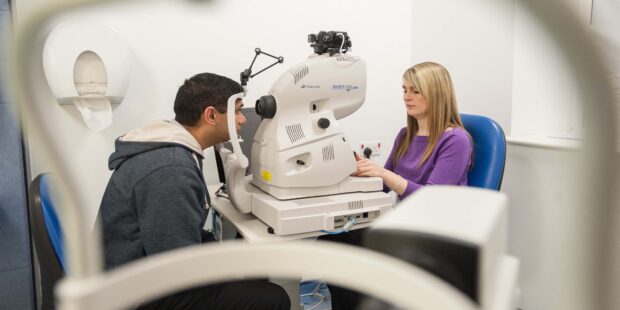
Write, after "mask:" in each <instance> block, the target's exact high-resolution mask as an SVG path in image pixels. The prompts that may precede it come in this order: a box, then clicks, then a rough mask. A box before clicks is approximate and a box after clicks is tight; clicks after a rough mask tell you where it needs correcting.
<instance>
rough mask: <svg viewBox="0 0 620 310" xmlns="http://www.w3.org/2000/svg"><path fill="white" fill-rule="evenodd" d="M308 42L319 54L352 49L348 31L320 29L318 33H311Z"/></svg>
mask: <svg viewBox="0 0 620 310" xmlns="http://www.w3.org/2000/svg"><path fill="white" fill-rule="evenodd" d="M308 42H309V43H312V44H310V46H311V47H312V48H314V52H315V53H317V54H318V55H321V54H323V53H329V56H334V54H345V53H346V52H348V51H350V50H351V39H350V38H349V35H348V34H347V32H346V31H320V32H319V33H317V34H309V35H308Z"/></svg>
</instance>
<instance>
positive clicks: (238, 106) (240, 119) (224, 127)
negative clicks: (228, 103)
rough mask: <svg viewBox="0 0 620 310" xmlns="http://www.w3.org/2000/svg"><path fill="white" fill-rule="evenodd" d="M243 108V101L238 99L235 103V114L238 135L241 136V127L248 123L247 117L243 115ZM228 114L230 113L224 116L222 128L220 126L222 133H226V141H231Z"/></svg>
mask: <svg viewBox="0 0 620 310" xmlns="http://www.w3.org/2000/svg"><path fill="white" fill-rule="evenodd" d="M241 108H243V101H241V99H237V102H235V112H234V113H235V124H236V128H237V134H239V132H240V131H241V125H243V124H245V122H246V121H247V119H246V118H245V116H243V113H241ZM228 113H229V112H226V113H223V114H222V116H223V118H224V121H223V122H221V126H218V127H220V128H221V132H222V133H224V137H225V140H224V141H228V140H230V135H229V133H228ZM218 125H219V124H218Z"/></svg>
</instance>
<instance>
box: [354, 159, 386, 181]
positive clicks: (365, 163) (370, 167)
mask: <svg viewBox="0 0 620 310" xmlns="http://www.w3.org/2000/svg"><path fill="white" fill-rule="evenodd" d="M356 158H357V162H356V164H357V171H355V173H354V174H353V175H354V176H358V177H381V178H382V177H383V171H384V170H385V168H383V167H381V166H379V165H377V164H375V163H374V162H373V161H372V160H370V159H367V158H359V157H357V155H356Z"/></svg>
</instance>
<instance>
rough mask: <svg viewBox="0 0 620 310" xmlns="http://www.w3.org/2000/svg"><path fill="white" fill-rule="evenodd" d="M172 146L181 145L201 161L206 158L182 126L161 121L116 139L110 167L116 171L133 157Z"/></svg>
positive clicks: (196, 142) (198, 145) (173, 122)
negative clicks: (126, 160)
mask: <svg viewBox="0 0 620 310" xmlns="http://www.w3.org/2000/svg"><path fill="white" fill-rule="evenodd" d="M171 145H181V146H183V147H185V148H187V149H189V150H191V151H192V152H193V153H195V154H196V155H197V156H200V158H201V159H202V158H203V157H204V156H203V150H202V148H201V147H200V143H198V141H196V138H194V136H192V135H191V134H190V133H189V131H187V130H186V129H185V128H184V127H183V126H182V125H181V124H179V123H178V122H176V121H174V120H172V121H167V120H160V121H155V122H152V123H150V124H148V125H146V126H144V127H142V128H139V129H134V130H132V131H129V132H128V133H126V134H125V135H123V136H121V137H119V138H118V139H116V142H115V151H114V153H112V155H110V159H109V161H108V167H109V168H110V170H114V169H116V168H118V166H120V164H121V163H122V162H123V161H125V159H127V158H129V157H131V156H134V155H137V154H140V153H144V152H149V151H152V150H154V149H158V148H163V147H169V146H171Z"/></svg>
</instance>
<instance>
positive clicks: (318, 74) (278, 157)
mask: <svg viewBox="0 0 620 310" xmlns="http://www.w3.org/2000/svg"><path fill="white" fill-rule="evenodd" d="M311 36H312V35H311ZM310 38H311V37H310ZM311 40H312V39H311ZM314 42H315V44H313V45H312V46H313V47H314V49H315V52H316V53H315V54H313V55H311V56H310V57H308V59H307V60H306V61H304V62H302V63H300V64H298V65H296V66H293V67H292V68H291V69H289V70H288V71H286V72H285V73H284V74H282V76H280V78H279V79H278V80H277V81H276V82H275V83H274V84H273V86H272V88H271V90H270V91H269V94H268V95H266V96H262V97H261V98H260V99H259V100H257V103H256V112H257V114H259V115H260V116H261V117H262V118H263V120H262V121H261V124H260V125H259V127H258V130H257V132H256V134H255V136H254V139H253V142H252V143H253V145H252V156H251V158H252V163H251V167H250V168H251V172H252V175H251V176H248V177H246V176H245V168H246V167H247V166H248V159H247V157H245V155H243V154H242V152H241V148H240V146H239V141H238V138H237V133H236V127H235V126H236V125H235V121H234V113H228V126H229V127H228V129H229V132H230V137H231V140H230V142H231V144H232V146H233V150H232V151H230V150H228V149H225V148H223V147H221V146H218V149H219V151H220V154H222V158H223V162H224V166H225V175H226V181H227V187H228V195H229V197H230V199H231V201H232V203H233V205H234V206H235V207H236V208H237V210H239V212H242V213H250V212H251V213H253V214H254V215H255V216H256V217H258V218H259V219H260V220H262V221H263V222H265V223H266V224H267V225H268V226H269V227H270V228H272V229H273V233H275V234H278V235H288V234H297V233H304V232H312V231H319V230H334V229H338V228H341V227H343V226H345V225H347V223H349V224H348V225H351V224H353V223H356V224H359V223H368V222H370V221H372V220H374V219H376V218H378V217H379V216H380V215H382V214H384V213H385V212H387V211H389V210H391V209H392V208H393V198H392V197H391V196H390V195H388V194H386V193H383V192H382V189H383V182H382V180H381V179H380V178H377V177H374V178H365V177H364V178H362V177H352V176H350V175H351V174H352V173H354V172H355V170H356V164H355V156H354V152H353V148H352V147H351V145H350V144H349V143H348V142H347V140H346V137H345V136H344V134H343V132H342V130H341V129H340V126H339V125H338V122H337V120H338V119H341V118H343V117H346V116H348V115H350V114H351V113H353V112H355V111H356V110H357V109H359V107H360V106H361V105H362V104H363V103H364V99H365V97H366V63H365V62H364V60H362V59H360V58H359V57H353V56H350V55H346V54H345V52H346V49H343V48H345V47H346V48H348V47H350V41H349V40H348V36H347V35H346V32H320V33H319V35H318V38H317V37H316V36H315V37H314ZM332 46H336V48H333V47H332ZM338 46H339V47H338ZM257 51H259V50H258V49H257ZM257 53H258V52H257ZM244 95H245V94H244V93H241V94H237V95H234V96H231V98H230V99H229V101H228V111H233V110H234V108H235V101H236V100H237V99H240V98H243V96H244ZM246 143H247V142H246Z"/></svg>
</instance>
